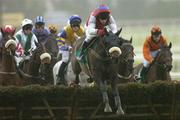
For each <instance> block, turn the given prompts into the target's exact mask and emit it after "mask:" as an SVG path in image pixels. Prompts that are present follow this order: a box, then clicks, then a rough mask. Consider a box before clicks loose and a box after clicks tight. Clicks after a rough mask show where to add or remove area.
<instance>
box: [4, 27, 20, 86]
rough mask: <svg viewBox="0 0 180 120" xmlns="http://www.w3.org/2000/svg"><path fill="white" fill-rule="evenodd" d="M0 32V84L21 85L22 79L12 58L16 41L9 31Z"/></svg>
mask: <svg viewBox="0 0 180 120" xmlns="http://www.w3.org/2000/svg"><path fill="white" fill-rule="evenodd" d="M1 33H2V37H3V38H2V41H1V42H2V51H1V52H2V53H1V55H2V56H1V57H2V61H1V68H0V85H18V86H21V85H23V81H22V79H21V78H20V76H19V74H18V72H17V66H16V62H15V59H14V54H15V49H16V42H15V39H14V37H13V36H12V35H10V34H9V33H4V32H3V30H2V29H1Z"/></svg>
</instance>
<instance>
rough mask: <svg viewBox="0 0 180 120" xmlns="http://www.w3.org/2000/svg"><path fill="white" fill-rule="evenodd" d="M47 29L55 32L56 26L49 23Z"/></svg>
mask: <svg viewBox="0 0 180 120" xmlns="http://www.w3.org/2000/svg"><path fill="white" fill-rule="evenodd" d="M49 31H50V32H51V33H56V32H57V27H56V26H55V25H50V26H49Z"/></svg>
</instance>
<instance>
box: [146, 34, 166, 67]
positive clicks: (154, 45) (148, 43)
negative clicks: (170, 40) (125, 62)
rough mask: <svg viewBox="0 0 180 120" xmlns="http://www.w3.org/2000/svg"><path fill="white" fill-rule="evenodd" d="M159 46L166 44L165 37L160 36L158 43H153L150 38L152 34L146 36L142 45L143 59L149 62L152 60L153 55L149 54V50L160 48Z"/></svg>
mask: <svg viewBox="0 0 180 120" xmlns="http://www.w3.org/2000/svg"><path fill="white" fill-rule="evenodd" d="M161 46H167V40H166V38H164V37H163V36H161V37H160V40H159V41H158V43H155V42H154V41H153V40H152V36H147V37H146V40H145V42H144V45H143V56H144V58H145V60H147V61H148V62H150V63H151V62H152V61H153V57H152V56H151V54H150V52H151V51H156V50H158V49H160V47H161Z"/></svg>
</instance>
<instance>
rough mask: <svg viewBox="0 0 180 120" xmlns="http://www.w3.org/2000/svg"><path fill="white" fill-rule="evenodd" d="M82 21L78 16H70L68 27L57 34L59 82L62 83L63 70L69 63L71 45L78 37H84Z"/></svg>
mask: <svg viewBox="0 0 180 120" xmlns="http://www.w3.org/2000/svg"><path fill="white" fill-rule="evenodd" d="M81 22H82V19H81V17H80V16H78V15H72V16H71V17H70V18H69V20H68V25H67V26H65V27H64V28H63V30H62V31H61V32H60V33H59V34H58V39H57V44H58V47H59V50H60V53H61V54H62V64H61V67H60V68H59V72H58V78H57V80H58V81H59V82H63V81H64V70H65V68H66V66H67V64H68V62H69V56H70V55H69V54H70V51H71V50H72V47H73V43H74V42H75V40H77V39H78V38H79V37H81V36H83V35H84V29H83V27H82V26H81Z"/></svg>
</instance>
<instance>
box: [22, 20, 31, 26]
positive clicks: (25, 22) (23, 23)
mask: <svg viewBox="0 0 180 120" xmlns="http://www.w3.org/2000/svg"><path fill="white" fill-rule="evenodd" d="M25 25H32V26H33V22H32V20H30V19H24V20H23V21H22V23H21V27H24V26H25Z"/></svg>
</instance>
